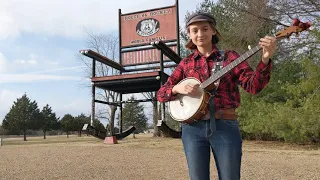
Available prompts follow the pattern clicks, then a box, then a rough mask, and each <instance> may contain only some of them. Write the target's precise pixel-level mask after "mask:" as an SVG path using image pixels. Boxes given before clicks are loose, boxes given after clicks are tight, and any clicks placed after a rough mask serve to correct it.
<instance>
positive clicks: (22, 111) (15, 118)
mask: <svg viewBox="0 0 320 180" xmlns="http://www.w3.org/2000/svg"><path fill="white" fill-rule="evenodd" d="M39 118H40V110H39V109H38V104H37V102H36V101H33V102H31V100H30V99H29V98H28V97H27V95H26V94H24V95H23V96H22V97H21V98H18V99H17V101H15V102H14V103H13V105H12V107H11V109H10V111H9V113H8V114H7V115H6V116H5V118H4V120H3V126H4V127H3V128H5V129H7V130H10V131H15V132H20V131H22V132H23V140H24V141H27V137H26V133H27V130H28V129H34V130H35V129H38V123H37V122H38V121H39Z"/></svg>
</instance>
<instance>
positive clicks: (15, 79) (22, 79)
mask: <svg viewBox="0 0 320 180" xmlns="http://www.w3.org/2000/svg"><path fill="white" fill-rule="evenodd" d="M69 80H75V81H80V80H83V79H82V78H81V77H78V76H55V75H46V74H37V75H33V74H1V76H0V84H1V83H11V84H12V83H30V82H35V81H43V82H45V81H69Z"/></svg>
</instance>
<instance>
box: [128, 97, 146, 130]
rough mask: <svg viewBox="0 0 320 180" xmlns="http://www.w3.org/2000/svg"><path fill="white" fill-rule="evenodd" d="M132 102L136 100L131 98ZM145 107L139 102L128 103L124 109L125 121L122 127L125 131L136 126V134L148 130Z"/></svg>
mask: <svg viewBox="0 0 320 180" xmlns="http://www.w3.org/2000/svg"><path fill="white" fill-rule="evenodd" d="M129 100H130V101H134V100H136V99H135V97H134V96H131V97H130V99H129ZM143 109H144V106H143V105H141V104H139V103H138V102H133V103H126V104H125V105H124V108H123V112H122V113H123V120H122V125H123V128H124V129H127V128H128V127H130V126H135V127H136V131H135V133H140V132H143V131H144V130H146V129H147V121H148V119H147V117H146V115H145V114H144V111H143Z"/></svg>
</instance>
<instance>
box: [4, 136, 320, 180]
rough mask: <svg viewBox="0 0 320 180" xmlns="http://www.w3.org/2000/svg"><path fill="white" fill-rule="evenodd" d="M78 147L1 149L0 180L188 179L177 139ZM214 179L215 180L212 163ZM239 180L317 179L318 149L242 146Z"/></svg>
mask: <svg viewBox="0 0 320 180" xmlns="http://www.w3.org/2000/svg"><path fill="white" fill-rule="evenodd" d="M84 138H87V139H88V141H85V140H83V139H82V140H81V141H79V142H77V141H72V142H66V143H65V142H55V143H46V144H43V143H34V144H32V143H29V144H22V145H4V146H2V147H0V179H8V180H9V179H10V180H13V179H32V180H34V179H121V180H123V179H124V180H127V179H128V180H132V179H133V180H136V179H137V180H144V179H146V180H150V179H152V180H158V179H159V180H163V179H170V180H172V179H174V180H179V179H182V180H186V179H188V174H187V173H188V172H187V166H186V160H185V157H184V153H183V150H182V144H181V142H180V140H179V139H164V138H149V137H139V136H138V138H137V139H128V140H125V141H120V142H119V144H117V145H106V144H103V143H102V142H98V141H97V140H94V139H92V138H88V137H84ZM211 165H212V166H211V170H212V174H211V177H212V179H217V175H216V174H217V173H216V171H215V165H214V161H213V159H212V162H211ZM242 179H248V180H249V179H250V180H253V179H254V180H259V179H267V180H270V179H273V180H276V179H281V180H286V179H289V180H291V179H292V180H297V179H299V180H300V179H301V180H303V179H306V180H313V179H314V180H316V179H320V150H306V149H302V148H301V147H299V146H296V147H295V146H284V145H281V144H274V143H270V144H267V143H253V142H244V145H243V163H242Z"/></svg>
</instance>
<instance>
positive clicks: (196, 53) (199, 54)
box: [192, 44, 219, 60]
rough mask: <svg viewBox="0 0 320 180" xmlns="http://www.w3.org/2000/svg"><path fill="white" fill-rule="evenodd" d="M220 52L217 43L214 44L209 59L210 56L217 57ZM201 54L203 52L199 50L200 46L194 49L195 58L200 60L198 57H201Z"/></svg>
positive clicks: (211, 57)
mask: <svg viewBox="0 0 320 180" xmlns="http://www.w3.org/2000/svg"><path fill="white" fill-rule="evenodd" d="M218 54H219V50H218V48H217V46H216V45H215V44H212V51H211V53H210V55H209V56H208V57H207V59H209V58H210V59H215V57H217V56H218ZM201 56H202V54H201V53H200V52H199V50H198V48H197V49H196V50H195V51H194V53H193V56H192V57H193V58H194V59H195V60H198V59H200V58H201Z"/></svg>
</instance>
